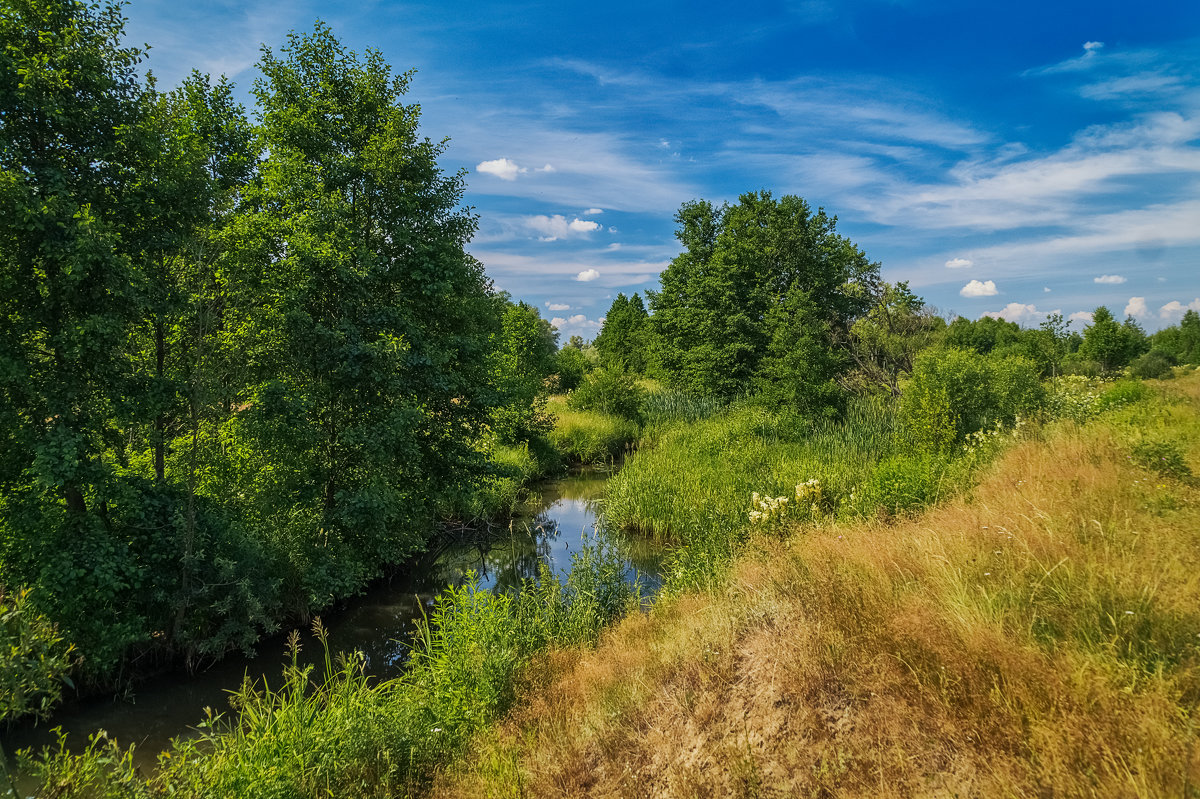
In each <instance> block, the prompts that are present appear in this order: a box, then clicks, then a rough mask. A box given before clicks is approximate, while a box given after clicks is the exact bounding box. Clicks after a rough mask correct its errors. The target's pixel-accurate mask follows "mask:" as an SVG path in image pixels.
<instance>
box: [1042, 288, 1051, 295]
mask: <svg viewBox="0 0 1200 799" xmlns="http://www.w3.org/2000/svg"><path fill="white" fill-rule="evenodd" d="M1042 291H1044V292H1046V293H1047V294H1049V293H1050V287H1049V286H1042Z"/></svg>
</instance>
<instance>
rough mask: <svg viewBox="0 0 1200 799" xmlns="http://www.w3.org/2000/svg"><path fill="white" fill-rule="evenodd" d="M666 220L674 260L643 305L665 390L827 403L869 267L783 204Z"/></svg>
mask: <svg viewBox="0 0 1200 799" xmlns="http://www.w3.org/2000/svg"><path fill="white" fill-rule="evenodd" d="M676 222H677V223H678V225H679V227H678V228H677V230H676V237H677V238H678V239H679V241H680V243H681V244H683V246H684V248H685V249H684V252H682V253H681V254H680V255H679V256H678V257H676V258H675V260H674V261H672V262H671V265H670V266H669V267H668V268H667V269H666V270H665V271H664V272H663V274H662V275H661V283H662V288H661V290H660V291H659V292H657V293H654V294H651V295H650V304H651V307H652V308H653V310H654V314H653V316H652V317H651V318H652V320H653V323H654V327H655V329H656V330H657V331H658V333H659V335H660V336H661V342H662V357H663V365H664V368H665V369H666V371H667V373H668V374H669V375H670V378H671V380H672V381H673V382H674V383H676V384H677V385H680V386H681V387H683V388H685V389H687V390H689V391H693V392H697V393H705V394H716V395H719V396H732V395H734V394H737V393H739V392H744V391H748V390H751V389H756V390H758V391H761V392H765V393H768V394H774V395H778V396H779V397H780V398H788V397H791V398H796V399H797V401H801V400H799V398H801V397H807V398H808V399H807V400H803V401H805V402H808V401H812V402H816V403H818V404H823V403H824V402H826V401H827V400H829V399H830V398H831V397H832V396H833V395H832V394H831V393H830V392H829V391H828V390H827V388H828V387H829V386H830V385H831V384H832V381H834V380H835V379H836V378H837V376H838V375H840V374H841V373H842V372H843V371H844V370H845V369H846V368H847V366H848V364H849V358H848V356H847V354H846V352H845V347H846V341H847V339H848V337H849V331H850V326H851V325H852V324H853V322H854V320H855V319H856V318H858V316H860V315H861V314H862V313H864V312H865V311H866V310H867V309H869V308H870V306H871V302H872V297H873V296H874V295H875V294H876V293H877V284H878V281H879V265H878V264H876V263H872V262H871V261H869V260H868V259H867V257H866V255H865V254H864V253H863V252H862V251H861V250H859V249H858V248H857V247H856V246H855V245H854V244H853V243H852V242H850V241H849V240H848V239H846V238H844V237H842V236H840V235H838V234H837V232H836V224H837V219H836V218H835V217H831V216H828V215H827V214H826V213H825V212H824V210H823V209H818V210H817V211H816V212H815V213H814V212H813V211H812V209H811V208H810V207H809V205H808V203H806V202H805V201H804V200H802V199H801V198H799V197H794V196H790V195H789V196H784V197H781V198H779V199H775V198H774V197H772V195H771V194H770V193H769V192H761V193H750V194H744V195H742V197H741V198H740V199H739V201H738V204H737V205H732V206H730V205H726V206H723V207H722V208H716V207H714V206H713V205H712V204H711V203H707V202H704V201H697V202H692V203H687V204H685V205H684V206H683V207H682V208H681V209H680V211H679V213H678V214H677V215H676ZM810 389H811V390H810Z"/></svg>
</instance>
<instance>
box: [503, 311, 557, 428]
mask: <svg viewBox="0 0 1200 799" xmlns="http://www.w3.org/2000/svg"><path fill="white" fill-rule="evenodd" d="M501 299H502V301H503V302H504V304H505V309H504V313H503V315H502V316H501V320H500V335H499V338H498V341H497V345H496V349H495V354H494V356H493V361H494V363H493V366H492V379H493V380H494V381H495V384H496V388H497V391H498V394H499V401H498V403H497V407H496V408H495V410H493V412H492V430H493V431H494V432H495V434H496V439H497V440H498V441H499V442H500V443H501V444H516V443H520V442H528V441H531V440H533V439H536V438H538V437H540V436H544V435H545V434H546V433H547V432H548V431H549V430H550V427H551V425H552V424H553V421H552V419H551V418H550V416H549V414H547V413H546V397H547V387H546V382H547V379H548V378H549V377H550V375H551V374H552V373H553V372H554V369H555V349H556V343H557V338H558V334H557V333H555V332H554V328H552V327H551V326H550V323H549V322H547V321H546V320H544V319H542V318H541V316H540V315H539V314H538V311H537V309H536V308H534V307H533V306H531V305H529V304H527V303H524V302H520V303H516V304H514V303H511V302H508V301H507V299H506V298H501Z"/></svg>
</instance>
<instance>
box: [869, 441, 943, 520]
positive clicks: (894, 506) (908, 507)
mask: <svg viewBox="0 0 1200 799" xmlns="http://www.w3.org/2000/svg"><path fill="white" fill-rule="evenodd" d="M945 472H946V460H945V459H944V457H939V456H937V455H930V454H928V453H904V454H897V455H892V456H891V457H888V458H886V459H884V460H882V461H880V463H879V465H878V466H877V467H876V468H875V470H874V472H872V474H871V476H870V478H869V479H868V480H867V481H866V482H865V483H864V485H863V487H862V489H861V492H860V493H859V494H858V495H857V496H856V497H855V500H856V502H857V504H858V505H859V506H860V507H862V508H864V509H867V510H868V512H869V511H870V510H876V511H877V512H878V513H880V514H882V515H883V516H884V517H894V516H904V515H907V514H910V513H915V512H917V511H920V510H922V509H924V508H926V507H928V506H929V505H932V504H933V503H934V502H936V501H937V500H938V499H939V498H940V497H941V495H942V493H943V491H944V486H943V478H944V477H945Z"/></svg>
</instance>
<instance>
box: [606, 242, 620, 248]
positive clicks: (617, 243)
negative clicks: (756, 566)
mask: <svg viewBox="0 0 1200 799" xmlns="http://www.w3.org/2000/svg"><path fill="white" fill-rule="evenodd" d="M608 249H610V250H619V249H621V242H619V241H614V242H613V243H612V244H610V245H608Z"/></svg>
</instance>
